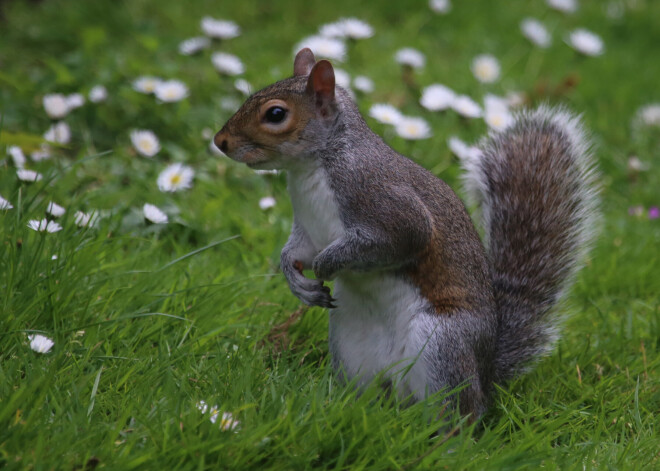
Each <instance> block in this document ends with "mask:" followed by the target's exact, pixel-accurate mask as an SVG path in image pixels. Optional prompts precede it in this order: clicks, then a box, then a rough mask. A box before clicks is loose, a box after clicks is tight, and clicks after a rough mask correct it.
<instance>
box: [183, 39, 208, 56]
mask: <svg viewBox="0 0 660 471" xmlns="http://www.w3.org/2000/svg"><path fill="white" fill-rule="evenodd" d="M210 45H211V40H210V39H209V38H205V37H204V36H199V37H196V38H188V39H184V40H183V41H181V42H180V43H179V54H183V55H184V56H192V55H193V54H197V53H198V52H199V51H201V50H203V49H206V48H207V47H209V46H210Z"/></svg>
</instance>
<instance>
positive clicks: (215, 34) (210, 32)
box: [200, 16, 241, 39]
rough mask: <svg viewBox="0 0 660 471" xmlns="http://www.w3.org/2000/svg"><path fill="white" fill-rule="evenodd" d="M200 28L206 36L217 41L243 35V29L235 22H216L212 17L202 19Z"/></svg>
mask: <svg viewBox="0 0 660 471" xmlns="http://www.w3.org/2000/svg"><path fill="white" fill-rule="evenodd" d="M200 26H201V28H202V31H203V32H204V34H205V35H207V36H210V37H212V38H217V39H232V38H235V37H238V36H240V34H241V28H240V27H239V26H238V25H237V24H236V23H234V22H233V21H229V20H216V19H215V18H211V17H210V16H205V17H204V18H202V21H201V23H200Z"/></svg>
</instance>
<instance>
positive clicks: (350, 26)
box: [339, 18, 374, 39]
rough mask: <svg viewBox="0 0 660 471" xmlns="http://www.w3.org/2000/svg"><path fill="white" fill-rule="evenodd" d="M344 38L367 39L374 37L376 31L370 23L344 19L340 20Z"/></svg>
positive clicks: (355, 19)
mask: <svg viewBox="0 0 660 471" xmlns="http://www.w3.org/2000/svg"><path fill="white" fill-rule="evenodd" d="M339 24H340V25H341V29H342V30H343V31H344V36H345V37H347V38H351V39H366V38H370V37H372V36H373V35H374V29H373V28H372V27H371V25H369V24H368V23H365V22H364V21H362V20H358V19H357V18H343V19H341V20H339Z"/></svg>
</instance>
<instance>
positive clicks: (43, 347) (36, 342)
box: [28, 334, 55, 353]
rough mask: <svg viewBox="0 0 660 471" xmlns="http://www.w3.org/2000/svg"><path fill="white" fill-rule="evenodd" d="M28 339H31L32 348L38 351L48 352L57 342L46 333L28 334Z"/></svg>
mask: <svg viewBox="0 0 660 471" xmlns="http://www.w3.org/2000/svg"><path fill="white" fill-rule="evenodd" d="M28 340H29V341H30V348H31V349H32V350H34V351H35V352H37V353H48V352H49V351H50V349H51V348H53V345H55V342H53V341H52V340H51V339H49V338H48V337H46V336H44V335H40V334H35V335H28Z"/></svg>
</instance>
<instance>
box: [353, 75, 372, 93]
mask: <svg viewBox="0 0 660 471" xmlns="http://www.w3.org/2000/svg"><path fill="white" fill-rule="evenodd" d="M353 86H354V87H355V89H356V90H359V91H361V92H362V93H371V92H373V91H374V82H373V80H371V79H370V78H369V77H365V76H364V75H358V76H357V77H355V78H354V79H353Z"/></svg>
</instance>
